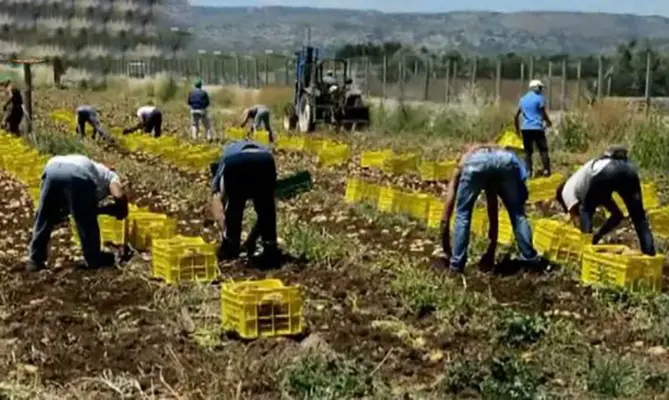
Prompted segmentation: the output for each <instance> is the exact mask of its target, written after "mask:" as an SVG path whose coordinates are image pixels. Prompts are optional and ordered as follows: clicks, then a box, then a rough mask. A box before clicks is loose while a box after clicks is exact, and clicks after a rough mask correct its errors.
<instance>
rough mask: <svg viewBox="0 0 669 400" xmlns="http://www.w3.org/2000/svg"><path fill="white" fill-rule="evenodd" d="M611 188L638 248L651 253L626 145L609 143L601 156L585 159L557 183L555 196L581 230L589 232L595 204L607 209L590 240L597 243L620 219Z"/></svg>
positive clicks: (636, 175) (638, 186)
mask: <svg viewBox="0 0 669 400" xmlns="http://www.w3.org/2000/svg"><path fill="white" fill-rule="evenodd" d="M614 192H616V193H618V194H619V195H620V197H621V198H622V199H623V201H624V202H625V207H627V211H628V212H629V215H630V218H631V219H632V224H633V225H634V229H635V230H636V233H637V236H638V238H639V243H640V246H641V251H642V252H643V253H644V254H647V255H655V244H654V242H653V235H652V233H651V231H650V224H649V223H648V218H647V216H646V211H645V210H644V208H643V200H642V197H641V181H640V179H639V173H638V171H637V169H636V167H635V166H634V165H633V164H632V162H631V161H630V160H629V159H628V158H627V149H625V148H622V147H611V148H610V149H609V150H607V151H606V152H605V153H604V154H603V155H602V156H600V157H598V158H595V159H593V160H590V161H588V162H587V163H585V165H583V166H582V167H581V168H579V170H578V171H576V172H575V173H574V174H573V175H572V176H571V177H569V179H567V180H566V181H565V182H564V183H563V184H561V185H560V186H559V187H558V189H557V192H556V200H557V201H558V203H560V205H561V206H562V208H563V209H564V211H565V212H567V213H569V215H570V216H571V219H572V222H573V223H574V225H576V226H580V228H581V232H584V233H592V231H593V229H592V228H593V227H592V225H593V224H592V222H593V221H592V220H593V216H594V214H595V210H596V209H597V207H598V206H604V207H605V208H606V209H607V210H608V211H609V213H610V214H611V215H610V216H609V218H608V219H607V221H606V222H605V223H604V225H603V226H602V227H601V228H599V230H598V231H597V232H596V233H595V234H594V235H593V239H592V243H593V244H597V243H598V242H599V241H600V240H601V239H602V237H604V235H606V234H607V233H609V232H611V231H612V230H613V229H615V228H616V227H617V226H618V225H619V224H620V222H622V220H623V213H622V212H621V211H620V208H618V206H617V205H616V203H615V201H613V197H612V196H613V193H614Z"/></svg>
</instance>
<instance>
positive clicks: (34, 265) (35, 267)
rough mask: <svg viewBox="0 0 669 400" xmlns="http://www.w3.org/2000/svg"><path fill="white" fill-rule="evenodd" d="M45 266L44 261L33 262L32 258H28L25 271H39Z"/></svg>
mask: <svg viewBox="0 0 669 400" xmlns="http://www.w3.org/2000/svg"><path fill="white" fill-rule="evenodd" d="M45 268H46V265H45V264H44V263H39V262H35V261H33V260H29V261H28V264H27V265H26V271H28V272H39V271H41V270H43V269H45Z"/></svg>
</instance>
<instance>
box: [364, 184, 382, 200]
mask: <svg viewBox="0 0 669 400" xmlns="http://www.w3.org/2000/svg"><path fill="white" fill-rule="evenodd" d="M380 195H381V185H377V184H374V183H367V182H363V185H362V199H361V201H363V202H365V203H371V204H377V203H378V201H379V196H380Z"/></svg>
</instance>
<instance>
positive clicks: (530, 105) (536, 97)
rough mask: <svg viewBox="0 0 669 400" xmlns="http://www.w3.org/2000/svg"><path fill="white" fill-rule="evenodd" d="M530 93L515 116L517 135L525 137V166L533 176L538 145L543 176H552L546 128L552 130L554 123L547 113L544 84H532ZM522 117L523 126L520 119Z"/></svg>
mask: <svg viewBox="0 0 669 400" xmlns="http://www.w3.org/2000/svg"><path fill="white" fill-rule="evenodd" d="M529 86H530V91H529V92H527V93H526V94H525V95H524V96H523V97H521V98H520V101H519V103H518V111H517V112H516V116H515V125H516V133H519V134H521V135H522V137H523V147H524V150H525V164H526V166H527V169H528V172H529V174H530V176H532V153H533V152H534V144H535V143H536V145H537V148H538V149H539V154H540V155H541V163H542V164H543V171H542V175H543V176H549V175H550V174H551V167H550V159H549V157H548V141H547V139H546V130H545V128H550V127H551V126H552V122H551V120H550V118H549V117H548V114H547V113H546V101H545V99H544V94H543V90H544V84H543V83H542V82H541V81H539V80H536V79H535V80H533V81H531V82H530V85H529ZM521 116H522V118H523V121H522V124H521V122H520V117H521Z"/></svg>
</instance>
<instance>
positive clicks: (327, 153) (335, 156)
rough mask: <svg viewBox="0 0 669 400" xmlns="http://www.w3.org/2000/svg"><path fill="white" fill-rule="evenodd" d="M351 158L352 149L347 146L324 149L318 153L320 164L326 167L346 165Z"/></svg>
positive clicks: (341, 145)
mask: <svg viewBox="0 0 669 400" xmlns="http://www.w3.org/2000/svg"><path fill="white" fill-rule="evenodd" d="M350 158H351V148H350V147H349V146H348V145H346V144H340V145H336V146H332V147H324V148H323V150H321V151H320V153H318V162H319V163H320V164H321V165H322V166H324V167H331V166H338V165H342V164H345V163H346V162H348V160H349V159H350Z"/></svg>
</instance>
